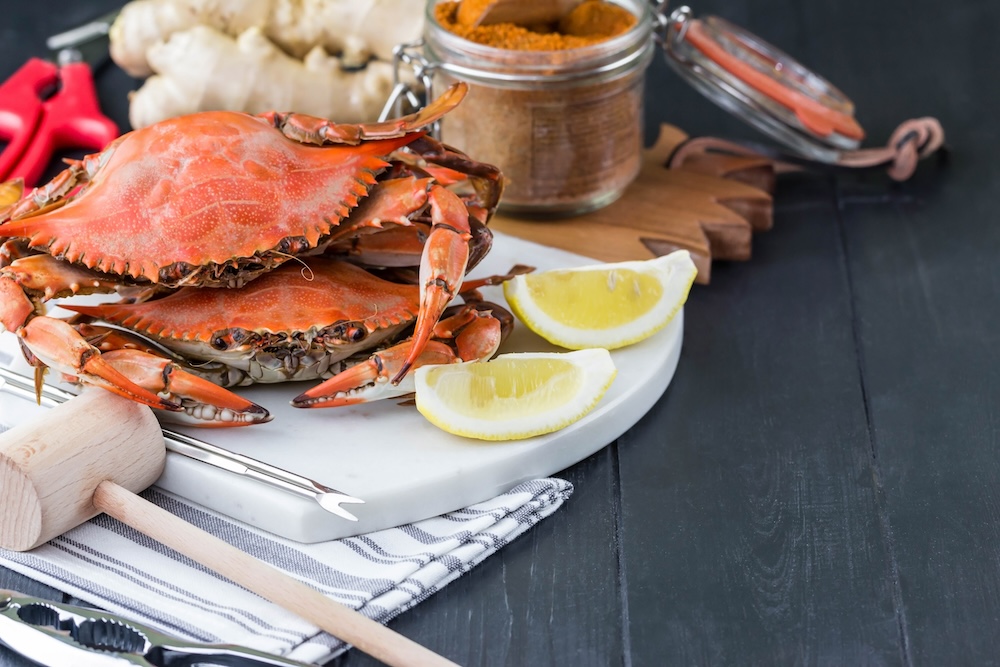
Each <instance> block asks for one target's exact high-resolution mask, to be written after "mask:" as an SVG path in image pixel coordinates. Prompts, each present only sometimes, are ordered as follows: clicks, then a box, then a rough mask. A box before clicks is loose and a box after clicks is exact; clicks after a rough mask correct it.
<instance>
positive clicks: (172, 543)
mask: <svg viewBox="0 0 1000 667" xmlns="http://www.w3.org/2000/svg"><path fill="white" fill-rule="evenodd" d="M94 505H95V506H96V507H97V508H98V509H100V510H101V511H102V512H106V513H107V514H108V515H110V516H113V517H114V518H116V519H118V520H119V521H121V522H122V523H124V524H126V525H129V526H131V527H132V528H134V529H136V530H138V531H139V532H141V533H144V534H145V535H148V536H149V537H151V538H153V539H154V540H157V541H158V542H161V543H163V544H165V545H166V546H168V547H170V548H171V549H173V550H175V551H178V552H180V553H182V554H184V555H185V556H187V557H188V558H191V559H192V560H194V561H197V562H198V563H201V564H202V565H204V566H205V567H207V568H209V569H211V570H213V571H215V572H218V573H219V574H221V575H223V576H224V577H226V578H228V579H230V580H231V581H233V582H235V583H237V584H239V585H241V586H243V587H244V588H246V589H248V590H251V591H253V592H254V593H256V594H257V595H260V596H261V597H263V598H264V599H266V600H270V601H271V602H274V603H275V604H277V605H279V606H281V607H283V608H285V609H288V610H289V611H292V612H295V613H296V614H298V615H299V616H301V617H302V618H304V619H306V620H308V621H310V622H312V623H314V624H315V625H318V626H319V627H321V628H322V629H324V630H326V631H327V632H329V633H330V634H332V635H334V636H335V637H338V638H340V639H342V640H344V641H346V642H348V643H350V644H352V645H353V646H354V647H355V648H357V649H359V650H361V651H363V652H365V653H367V654H368V655H370V656H372V657H374V658H377V659H379V660H381V661H383V662H384V663H386V664H388V665H393V666H398V667H444V666H451V667H457V666H456V665H455V663H453V662H451V661H450V660H447V659H445V658H443V657H441V656H439V655H438V654H436V653H434V652H433V651H431V650H429V649H427V648H425V647H423V646H421V645H420V644H417V643H416V642H414V641H412V640H410V639H407V638H406V637H403V636H402V635H400V634H397V633H395V632H393V631H392V630H390V629H388V628H387V627H385V626H383V625H381V624H380V623H377V622H375V621H373V620H371V619H370V618H367V617H366V616H363V615H362V614H360V613H358V612H356V611H354V610H353V609H350V608H348V607H345V606H344V605H342V604H339V603H337V602H335V601H333V600H331V599H329V598H327V597H325V596H324V595H322V594H321V593H320V592H319V591H316V590H314V589H312V588H310V587H309V586H306V585H305V584H303V583H302V582H300V581H298V580H296V579H293V578H292V577H290V576H288V575H286V574H284V573H283V572H280V571H279V570H277V569H275V568H274V567H271V566H270V565H268V564H267V563H264V562H262V561H259V560H257V559H256V558H254V557H252V556H249V555H247V554H246V553H244V552H242V551H240V550H239V549H237V548H236V547H233V546H231V545H230V544H229V543H227V542H224V541H222V540H220V539H219V538H217V537H215V536H214V535H209V534H208V533H206V532H204V531H202V530H200V529H198V528H196V527H194V526H192V525H191V524H189V523H187V522H185V521H184V520H182V519H179V518H177V517H176V516H174V515H173V514H171V513H170V512H168V511H166V510H164V509H162V508H160V507H157V506H156V505H154V504H152V503H150V502H147V501H145V500H143V499H142V498H140V497H139V496H137V495H135V494H134V493H132V492H131V491H129V490H127V489H124V488H122V487H121V486H118V485H117V484H115V483H114V482H108V481H104V482H101V483H100V484H99V485H98V487H97V490H96V491H95V492H94Z"/></svg>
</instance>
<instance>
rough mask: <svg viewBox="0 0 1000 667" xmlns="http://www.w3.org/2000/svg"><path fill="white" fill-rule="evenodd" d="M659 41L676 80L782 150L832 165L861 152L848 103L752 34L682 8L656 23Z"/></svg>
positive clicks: (858, 129)
mask: <svg viewBox="0 0 1000 667" xmlns="http://www.w3.org/2000/svg"><path fill="white" fill-rule="evenodd" d="M661 17H662V15H661ZM658 35H659V37H660V38H661V40H662V43H663V48H664V51H665V52H666V55H667V62H668V63H669V64H670V65H671V67H673V69H674V70H676V71H677V72H678V74H680V75H681V77H682V78H683V79H685V80H686V81H687V82H688V83H690V84H691V85H692V86H693V87H694V88H695V89H697V90H698V91H700V92H701V93H702V94H704V95H705V96H706V97H708V98H709V99H711V100H712V101H714V102H715V103H716V104H718V105H719V106H721V107H723V108H724V109H726V110H727V111H730V112H731V113H733V114H735V115H736V116H738V117H739V118H741V119H743V120H745V121H746V122H748V123H750V124H751V125H753V126H754V127H756V128H757V129H759V130H761V131H762V132H764V133H766V134H768V135H769V136H771V137H772V138H774V139H776V140H777V141H779V142H780V143H782V144H783V145H785V146H787V147H788V148H790V149H792V150H794V151H796V152H798V153H800V154H802V155H804V156H807V157H810V158H813V159H815V160H820V161H822V162H836V161H837V159H838V157H839V155H840V151H844V150H854V149H856V148H858V147H859V146H860V144H861V140H862V139H863V138H864V131H863V130H862V129H861V126H860V125H859V124H858V123H857V121H856V120H855V119H854V105H853V104H852V103H851V101H850V99H848V98H847V96H846V95H844V94H843V93H842V92H841V91H839V90H838V89H837V88H835V87H834V86H833V85H832V84H830V83H829V82H828V81H826V79H824V78H822V77H821V76H819V75H817V74H815V73H813V72H812V71H810V70H809V69H807V68H806V67H804V66H803V65H801V64H800V63H799V62H797V61H796V60H794V59H793V58H791V57H790V56H789V55H787V54H785V53H784V52H782V51H780V50H779V49H777V48H775V47H774V46H772V45H770V44H768V43H767V42H765V41H764V40H762V39H760V38H759V37H757V36H755V35H753V34H752V33H749V32H747V31H745V30H743V29H742V28H739V27H738V26H735V25H733V24H731V23H729V22H728V21H725V20H724V19H721V18H719V17H716V16H709V17H706V18H704V19H695V18H693V17H692V14H691V10H690V9H689V8H687V7H681V8H679V9H677V10H675V11H674V12H673V13H672V14H671V15H670V17H669V18H666V19H662V18H661V22H660V26H659V30H658Z"/></svg>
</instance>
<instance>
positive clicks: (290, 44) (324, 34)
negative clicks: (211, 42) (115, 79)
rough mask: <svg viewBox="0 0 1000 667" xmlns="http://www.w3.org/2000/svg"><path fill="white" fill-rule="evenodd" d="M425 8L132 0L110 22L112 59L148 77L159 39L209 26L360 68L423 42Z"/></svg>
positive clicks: (401, 2)
mask: <svg viewBox="0 0 1000 667" xmlns="http://www.w3.org/2000/svg"><path fill="white" fill-rule="evenodd" d="M423 12H424V3H423V2H422V1H421V0H133V2H130V3H128V4H127V5H125V6H124V7H123V8H122V11H121V13H120V14H119V15H118V19H117V20H116V21H115V23H114V25H113V26H112V27H111V33H110V38H111V57H112V59H113V60H114V61H115V63H117V64H118V66H119V67H121V68H122V69H124V70H125V71H126V72H128V73H129V74H130V75H132V76H134V77H143V76H148V75H149V74H151V73H152V70H153V69H156V68H155V67H152V68H151V64H152V63H150V62H149V60H148V55H147V54H148V53H149V51H150V49H151V48H152V47H153V46H154V45H155V44H157V43H160V42H165V41H167V40H168V38H169V37H170V36H171V35H172V34H174V33H176V32H181V31H186V30H188V29H190V28H193V27H194V26H197V25H206V26H210V27H212V28H215V29H216V30H218V31H220V32H221V33H223V34H226V35H229V36H231V37H236V36H237V35H241V34H243V33H245V32H246V31H247V30H248V29H250V28H257V29H259V30H260V32H261V33H262V34H263V36H265V37H267V39H269V40H270V41H272V42H274V43H275V44H277V45H278V47H280V48H281V49H282V50H283V51H285V52H286V53H287V54H289V55H291V56H294V57H296V58H303V57H305V56H306V54H308V53H309V52H310V51H311V50H312V49H313V48H314V47H316V46H321V47H323V49H325V50H326V52H327V53H332V54H338V55H339V56H340V60H341V63H343V64H344V65H345V66H347V67H359V66H361V65H363V64H364V63H365V62H367V61H368V59H369V58H370V57H372V56H374V57H375V58H377V59H379V60H383V61H390V60H391V59H392V49H393V47H394V46H395V45H396V44H399V43H402V42H410V41H413V40H415V39H417V38H418V37H419V36H420V34H421V32H422V26H423Z"/></svg>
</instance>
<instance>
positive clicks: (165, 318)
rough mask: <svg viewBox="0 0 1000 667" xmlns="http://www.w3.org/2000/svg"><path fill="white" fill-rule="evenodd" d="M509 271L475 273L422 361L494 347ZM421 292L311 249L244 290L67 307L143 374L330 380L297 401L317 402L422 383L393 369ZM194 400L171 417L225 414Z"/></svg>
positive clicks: (193, 291)
mask: <svg viewBox="0 0 1000 667" xmlns="http://www.w3.org/2000/svg"><path fill="white" fill-rule="evenodd" d="M524 270H527V267H515V268H514V269H512V272H521V271H524ZM509 277H510V274H507V275H505V276H491V277H489V278H483V279H479V280H474V281H466V283H465V284H464V285H463V291H462V294H461V296H462V298H463V300H464V302H463V303H461V304H458V305H452V306H450V307H449V308H448V309H447V310H446V311H445V315H444V316H443V317H442V318H441V319H440V320H439V321H438V322H437V324H436V325H435V327H434V330H433V332H432V336H431V339H430V340H428V341H427V344H426V345H425V347H424V349H423V350H422V351H421V353H420V355H419V356H418V357H417V359H416V360H414V362H413V365H414V368H416V367H419V366H422V365H425V364H447V363H454V362H456V361H476V360H482V359H487V358H489V357H491V356H493V355H494V354H495V353H496V351H497V349H498V348H499V345H500V343H501V341H502V340H503V338H504V337H505V336H506V334H507V332H508V331H509V330H510V327H511V325H512V323H513V316H511V315H510V313H509V312H507V311H506V310H505V309H503V308H501V307H500V306H498V305H496V304H491V303H488V302H485V301H483V300H482V299H481V297H480V295H479V292H478V287H480V286H482V285H485V284H496V283H498V282H500V281H502V280H505V279H507V278H509ZM419 296H420V295H419V288H418V286H417V285H415V284H411V283H407V282H393V281H390V280H387V279H385V278H382V277H379V276H378V275H376V274H375V273H373V272H370V271H368V270H365V269H363V268H360V267H358V266H355V265H354V264H351V263H348V262H345V261H342V260H338V259H334V258H329V257H308V258H304V259H303V260H302V261H301V264H299V263H288V264H285V265H283V266H281V267H279V268H277V269H275V270H274V271H271V272H269V273H267V274H266V275H264V276H262V277H260V278H258V279H256V280H254V281H253V282H251V283H248V284H247V285H245V286H243V287H242V288H237V289H230V290H206V289H200V288H195V287H184V288H181V289H179V290H177V291H175V292H171V293H169V294H166V295H164V296H161V297H159V298H152V299H150V300H147V301H141V302H131V303H129V302H122V303H105V304H99V305H75V304H66V305H64V307H65V308H67V309H69V310H71V311H74V312H76V313H77V315H78V318H77V321H76V323H75V325H74V326H75V327H76V329H77V331H78V332H79V333H80V334H81V335H82V336H84V338H86V339H87V340H88V341H89V342H90V343H91V344H93V345H94V346H95V347H97V348H98V349H100V350H101V351H102V353H103V357H104V358H105V359H106V360H108V361H109V362H110V363H112V365H114V366H115V367H116V368H117V369H118V370H123V371H127V370H132V369H133V368H140V369H144V368H147V367H148V369H149V371H150V372H148V373H145V372H142V373H135V375H138V376H143V377H144V376H146V375H148V376H150V377H154V376H155V377H158V376H159V375H160V374H161V373H162V370H163V369H164V368H168V367H169V368H170V369H171V370H172V371H173V372H174V374H175V375H177V377H185V378H186V377H187V375H188V374H191V375H194V376H196V377H198V378H202V379H204V380H210V381H211V382H212V383H213V386H215V385H218V386H221V387H235V386H245V385H249V384H254V383H269V382H286V381H291V380H314V379H326V382H323V383H322V384H320V385H318V386H316V387H314V388H312V389H309V390H308V391H306V392H304V393H302V395H300V396H298V397H297V398H295V399H293V400H292V405H294V406H296V407H302V408H316V407H337V406H342V405H353V404H356V403H361V402H367V401H373V400H379V399H383V398H391V397H395V396H402V395H405V394H408V393H411V392H412V391H413V383H412V379H411V378H412V376H410V375H407V376H406V377H405V378H404V379H403V380H402V381H401V382H400V383H398V384H393V383H392V382H391V381H390V379H391V378H392V377H393V376H394V375H395V374H396V373H398V372H399V370H400V369H401V368H402V365H403V364H404V363H405V362H406V359H407V356H408V352H409V348H410V340H409V339H408V338H405V334H407V333H410V332H411V331H412V329H413V327H414V323H415V321H416V319H417V317H418V313H419ZM108 325H110V326H111V327H112V328H108ZM404 338H405V339H404ZM126 374H128V373H126ZM185 381H187V380H185ZM185 408H186V415H184V414H179V415H177V416H173V418H171V416H169V415H168V416H167V419H168V421H179V422H181V423H192V424H197V423H199V422H201V421H204V420H206V419H211V418H214V417H215V414H214V407H213V406H210V405H204V404H202V403H199V402H195V401H191V400H189V399H187V404H186V405H185Z"/></svg>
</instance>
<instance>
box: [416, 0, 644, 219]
mask: <svg viewBox="0 0 1000 667" xmlns="http://www.w3.org/2000/svg"><path fill="white" fill-rule="evenodd" d="M450 1H452V0H433V1H431V2H428V6H427V16H426V19H425V27H424V36H423V54H422V60H423V62H424V64H425V65H426V67H427V68H428V69H429V70H430V71H431V72H432V76H431V77H429V80H430V81H432V82H433V87H434V88H435V89H440V88H438V86H442V87H447V86H449V85H451V84H452V83H455V82H457V81H464V82H466V83H467V84H468V85H469V94H468V96H467V97H466V98H465V100H464V101H463V102H462V104H460V105H459V106H458V108H456V109H455V110H454V111H452V112H450V113H449V114H448V115H447V117H446V118H444V120H443V121H442V123H441V130H440V132H441V139H442V141H444V142H445V143H447V144H450V145H452V146H455V147H456V148H458V149H460V150H462V151H464V152H466V153H468V154H469V155H470V156H471V157H473V158H474V159H476V160H479V161H482V162H488V163H490V164H494V165H496V166H498V167H499V168H500V169H501V171H503V174H504V177H505V179H506V182H507V185H506V189H505V190H504V195H503V198H502V200H501V202H500V208H501V210H502V211H504V212H509V213H514V214H535V215H539V214H551V215H569V214H575V213H582V212H586V211H591V210H594V209H598V208H601V207H603V206H606V205H607V204H609V203H611V202H612V201H614V200H615V199H617V198H618V197H619V196H620V195H621V194H622V193H623V192H624V191H625V188H626V187H627V186H628V185H629V184H630V183H631V182H632V181H633V180H634V179H635V177H636V176H637V175H638V173H639V168H640V164H641V157H642V156H641V153H642V141H643V85H644V74H645V70H646V67H647V66H648V65H649V63H650V60H651V59H652V55H653V50H654V46H655V45H654V40H653V34H652V33H653V23H654V22H653V18H652V12H651V9H650V5H649V3H648V0H615V4H617V5H619V6H621V7H623V8H625V9H627V10H628V11H629V12H631V13H632V14H634V15H635V16H636V18H637V21H636V22H635V25H633V26H632V27H631V28H630V29H629V30H628V31H626V32H624V33H622V34H620V35H617V36H615V37H612V38H610V39H607V40H605V41H600V42H597V43H594V44H590V45H587V46H583V47H578V48H570V49H561V50H553V51H519V50H513V49H504V48H498V47H493V46H485V45H482V44H478V43H475V42H471V41H469V40H466V39H464V38H462V37H459V36H457V35H456V34H454V33H452V32H450V31H449V30H447V29H446V28H445V27H444V26H442V25H441V24H440V23H439V22H438V21H437V20H436V18H435V10H434V7H435V6H436V5H437V4H438V3H440V2H450Z"/></svg>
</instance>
